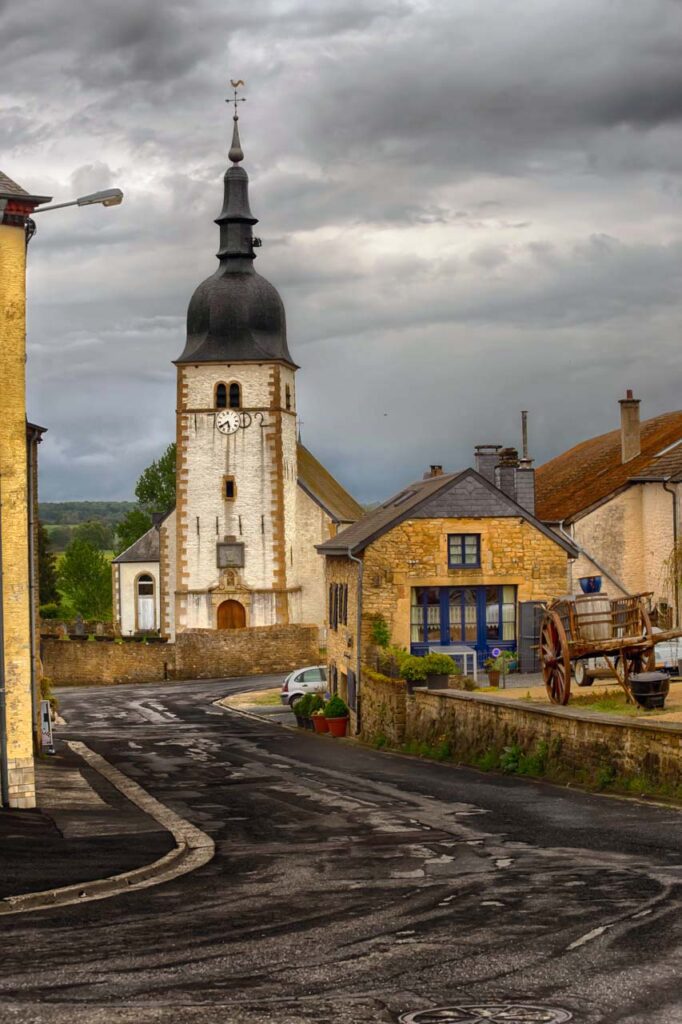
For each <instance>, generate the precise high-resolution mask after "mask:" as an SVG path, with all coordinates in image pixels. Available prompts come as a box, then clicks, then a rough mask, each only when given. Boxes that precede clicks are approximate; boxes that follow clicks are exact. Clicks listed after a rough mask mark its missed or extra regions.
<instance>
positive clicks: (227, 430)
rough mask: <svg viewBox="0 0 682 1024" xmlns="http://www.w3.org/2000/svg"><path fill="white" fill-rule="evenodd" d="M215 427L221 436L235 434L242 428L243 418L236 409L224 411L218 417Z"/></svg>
mask: <svg viewBox="0 0 682 1024" xmlns="http://www.w3.org/2000/svg"><path fill="white" fill-rule="evenodd" d="M215 425H216V427H217V428H218V430H219V431H220V433H221V434H235V433H236V432H237V431H238V430H239V428H240V426H241V418H240V416H239V413H238V412H235V410H234V409H223V410H222V412H219V413H218V415H217V416H216V418H215Z"/></svg>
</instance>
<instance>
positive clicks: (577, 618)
mask: <svg viewBox="0 0 682 1024" xmlns="http://www.w3.org/2000/svg"><path fill="white" fill-rule="evenodd" d="M650 597H651V594H634V595H632V596H631V597H616V598H611V599H609V598H606V597H605V596H604V595H601V598H602V599H601V601H600V602H599V603H600V605H601V607H600V608H599V609H598V610H597V611H584V610H582V609H581V608H580V607H579V605H577V604H576V601H575V599H570V598H565V599H561V600H558V601H553V602H552V603H551V604H550V605H549V606H548V608H547V609H546V611H545V614H544V618H543V620H542V627H541V629H540V661H541V664H542V675H543V678H544V681H545V686H546V687H547V694H548V696H549V699H550V700H551V701H553V702H554V703H555V704H568V701H569V698H570V696H571V673H572V669H573V666H574V665H575V664H576V663H577V662H578V661H580V659H581V658H604V659H605V661H606V662H607V664H608V666H609V668H610V669H611V670H612V672H613V674H614V675H615V677H616V678H617V680H618V682H619V683H620V685H621V686H622V687H623V689H624V690H625V693H626V696H627V698H628V701H630V702H632V703H634V698H633V696H632V692H631V689H630V676H631V675H632V674H633V673H635V672H649V671H651V670H652V669H653V668H654V667H655V656H654V648H655V646H656V644H657V643H662V642H664V641H666V640H672V639H674V638H675V637H679V636H682V629H671V630H667V631H665V632H660V633H654V632H653V630H652V627H651V619H650V618H649V613H648V611H647V606H648V599H649V598H650Z"/></svg>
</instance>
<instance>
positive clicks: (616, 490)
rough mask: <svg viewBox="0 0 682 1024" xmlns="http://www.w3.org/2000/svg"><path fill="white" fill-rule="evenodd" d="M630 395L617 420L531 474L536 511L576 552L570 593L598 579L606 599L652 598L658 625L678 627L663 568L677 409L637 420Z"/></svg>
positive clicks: (674, 521) (678, 447) (671, 517)
mask: <svg viewBox="0 0 682 1024" xmlns="http://www.w3.org/2000/svg"><path fill="white" fill-rule="evenodd" d="M639 406H640V402H639V399H636V398H634V397H633V394H632V392H631V391H628V392H627V395H626V397H625V398H624V399H621V400H620V410H621V423H620V429H619V430H612V431H610V432H609V433H607V434H602V435H600V436H599V437H593V438H590V439H589V440H587V441H583V442H581V443H580V444H578V445H576V446H575V447H573V448H571V449H569V450H568V451H566V452H564V453H563V454H561V455H558V456H556V458H554V459H550V461H549V462H546V463H545V464H544V465H543V466H540V467H538V469H537V471H536V490H537V511H538V515H539V516H540V517H541V518H542V519H543V520H545V521H549V522H551V523H553V524H554V526H555V528H556V529H557V530H559V531H560V532H562V533H563V535H564V536H566V537H569V538H570V539H571V541H572V542H573V543H574V544H575V545H576V547H577V548H578V549H579V557H578V559H577V560H576V562H575V563H574V565H573V571H572V579H571V585H570V587H569V592H572V593H575V592H576V591H577V590H578V579H579V577H581V576H590V575H601V576H602V579H603V590H604V592H605V593H607V594H608V595H609V596H612V597H618V596H621V595H624V594H629V593H643V592H652V593H653V595H654V596H653V603H654V607H655V608H656V610H657V611H658V614H659V618H660V621H661V622H662V623H670V624H671V625H675V624H679V622H680V595H679V588H677V587H675V586H671V585H670V580H669V579H668V572H667V566H668V565H669V564H670V562H671V555H672V553H673V550H674V549H675V547H676V546H678V545H679V523H680V487H681V484H682V412H669V413H664V414H663V415H661V416H655V417H653V418H652V419H648V420H644V421H643V422H641V421H640V411H639Z"/></svg>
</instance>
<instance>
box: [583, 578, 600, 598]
mask: <svg viewBox="0 0 682 1024" xmlns="http://www.w3.org/2000/svg"><path fill="white" fill-rule="evenodd" d="M578 583H579V584H580V589H581V590H582V592H583V594H598V593H599V591H600V590H601V585H602V578H601V576H581V577H580V579H579V580H578Z"/></svg>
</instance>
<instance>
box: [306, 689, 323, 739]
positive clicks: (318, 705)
mask: <svg viewBox="0 0 682 1024" xmlns="http://www.w3.org/2000/svg"><path fill="white" fill-rule="evenodd" d="M308 696H309V697H310V701H309V702H308V719H309V721H310V724H311V726H312V728H313V729H314V730H315V732H327V731H328V730H327V719H326V718H325V717H324V707H325V703H326V702H325V699H324V697H323V696H322V694H321V693H310V694H308Z"/></svg>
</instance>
